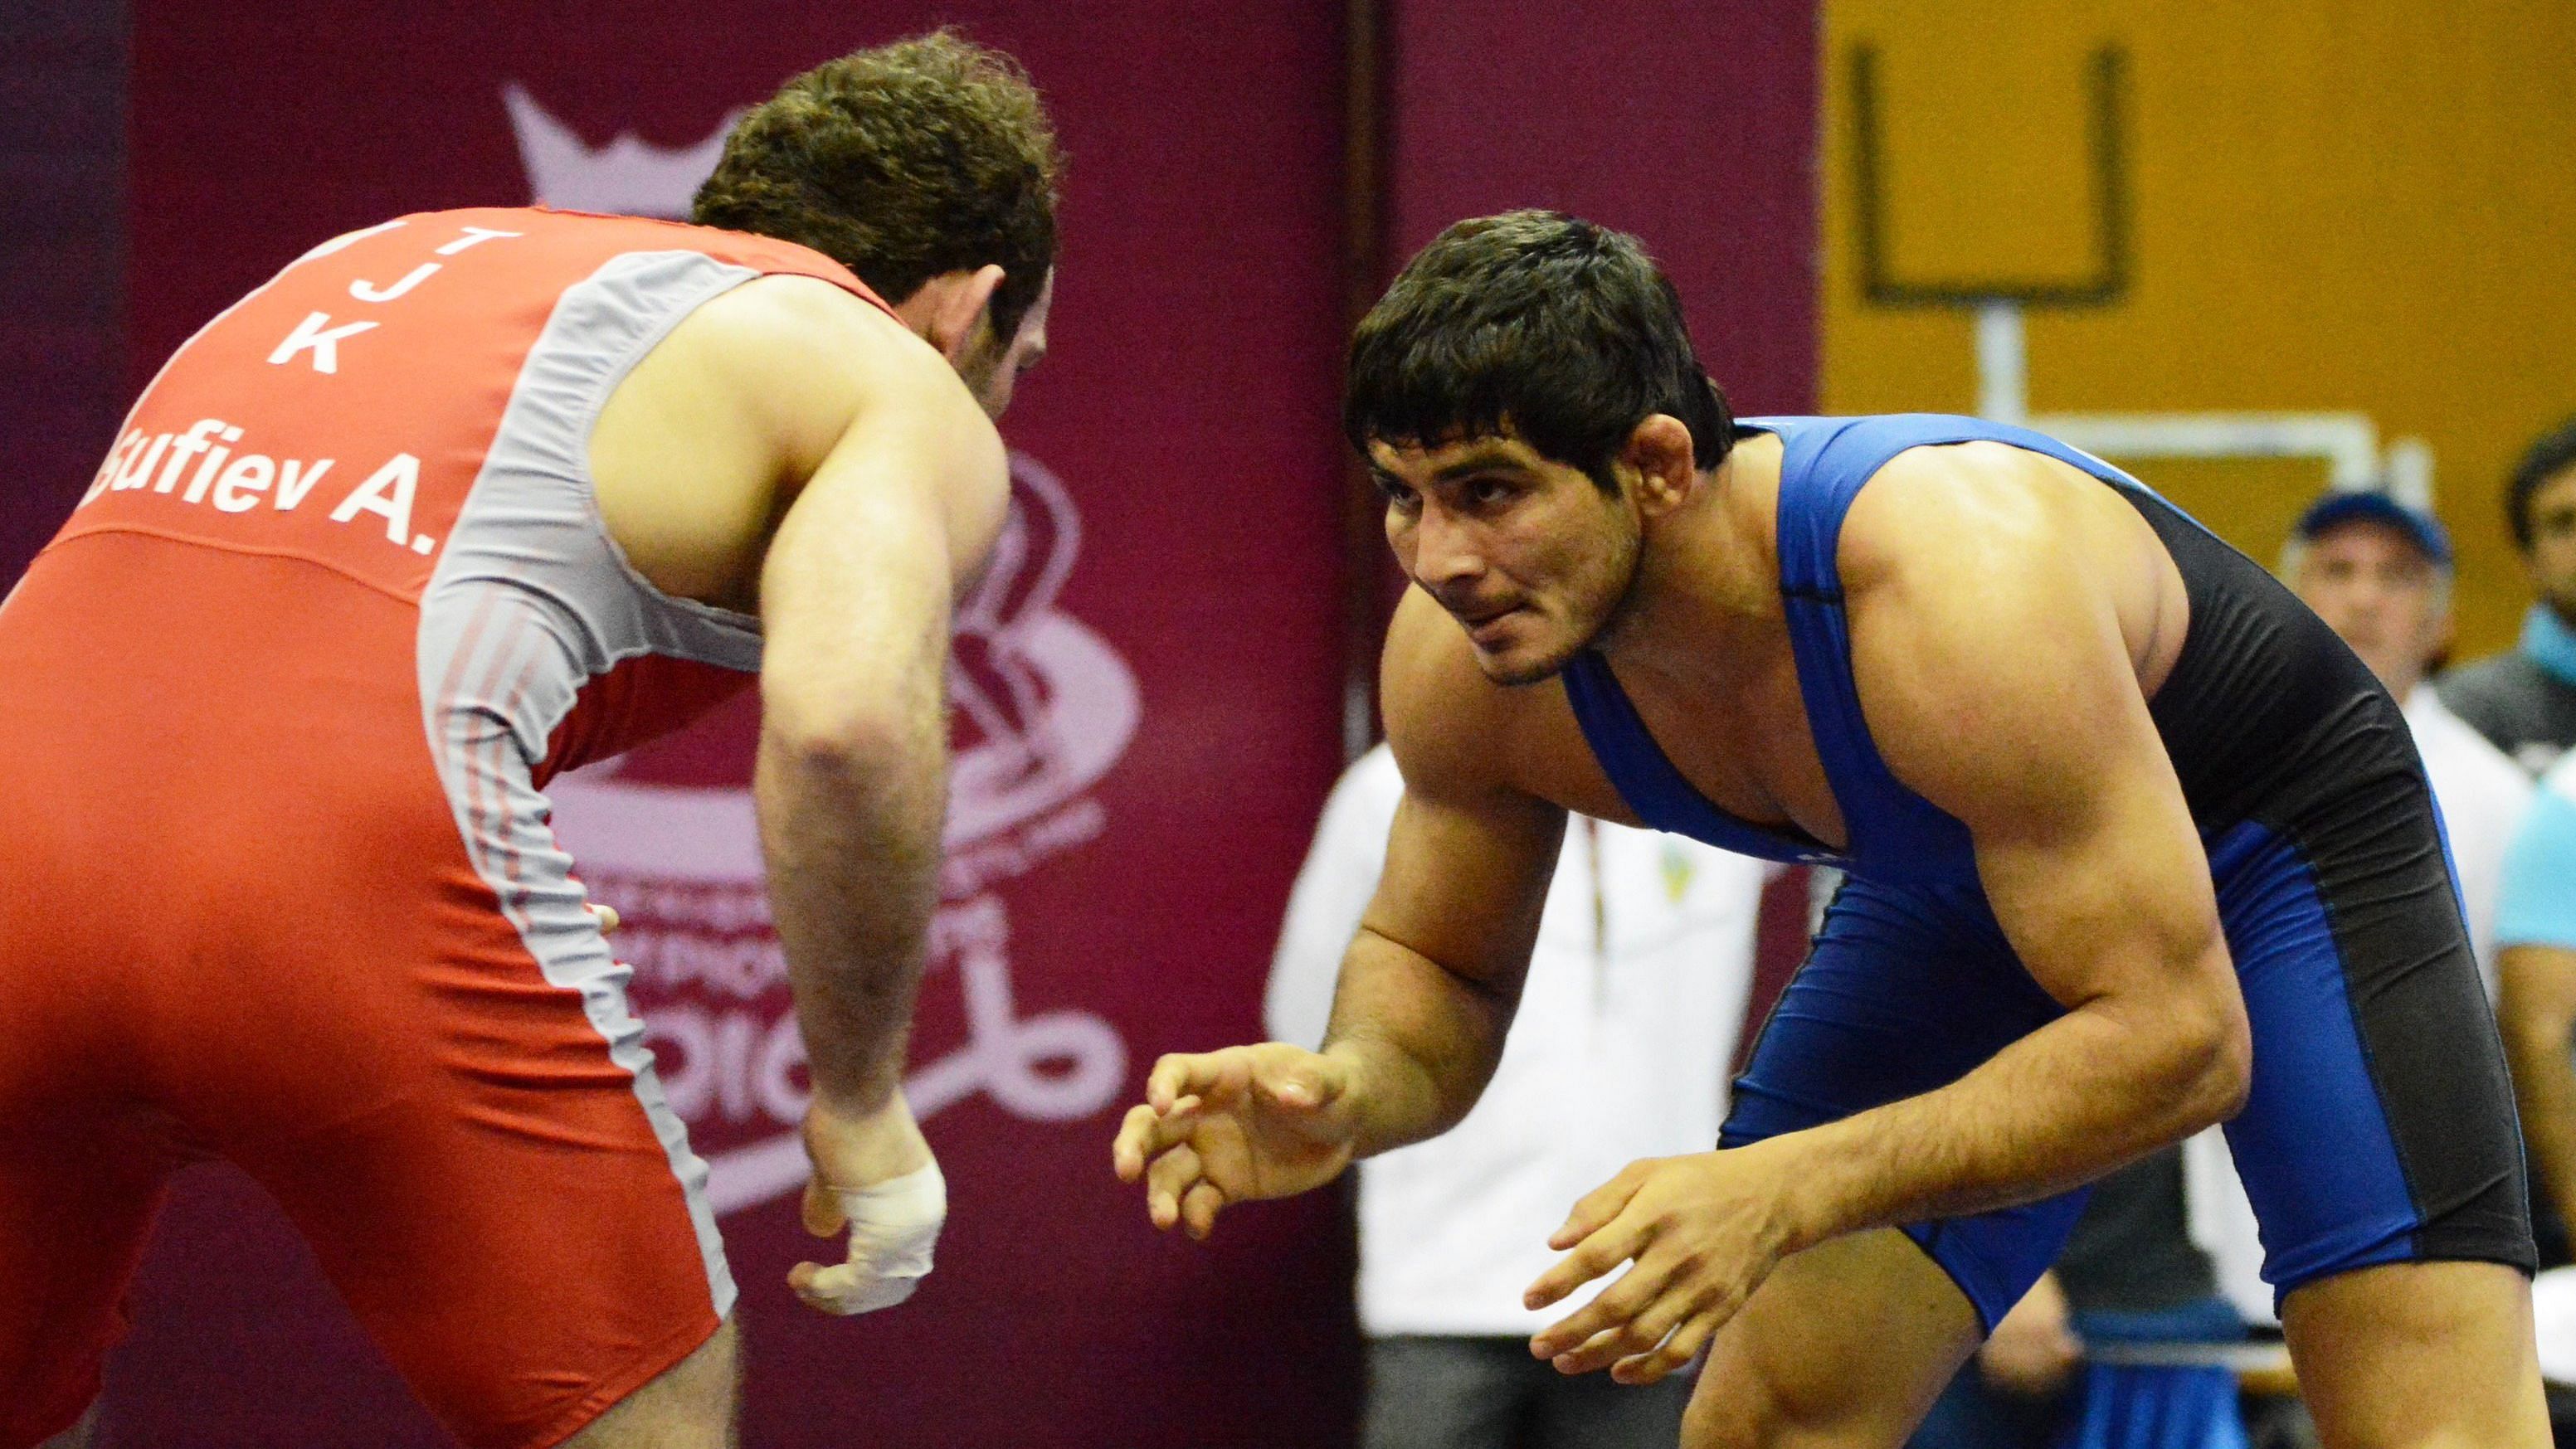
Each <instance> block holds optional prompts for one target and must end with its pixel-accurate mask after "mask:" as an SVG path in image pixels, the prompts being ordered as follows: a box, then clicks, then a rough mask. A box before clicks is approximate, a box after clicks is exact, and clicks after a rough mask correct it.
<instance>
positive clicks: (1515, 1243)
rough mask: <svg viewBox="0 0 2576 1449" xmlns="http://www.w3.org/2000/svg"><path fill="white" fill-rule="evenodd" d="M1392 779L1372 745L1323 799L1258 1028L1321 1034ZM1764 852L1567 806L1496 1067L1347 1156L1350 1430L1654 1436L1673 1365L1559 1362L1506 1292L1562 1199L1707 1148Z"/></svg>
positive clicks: (1737, 1025)
mask: <svg viewBox="0 0 2576 1449" xmlns="http://www.w3.org/2000/svg"><path fill="white" fill-rule="evenodd" d="M1403 791H1404V782H1403V779H1402V777H1401V776H1399V775H1398V774H1397V772H1396V766H1395V759H1394V756H1393V755H1391V754H1390V753H1389V752H1388V751H1387V749H1386V747H1385V746H1383V745H1381V746H1379V747H1378V748H1376V749H1374V750H1371V751H1370V752H1369V753H1368V754H1366V755H1364V756H1362V757H1361V758H1360V759H1359V761H1358V762H1357V763H1355V764H1353V765H1352V766H1351V768H1350V770H1349V771H1348V773H1346V774H1344V775H1343V777H1342V779H1341V783H1340V784H1338V785H1337V786H1335V787H1334V790H1333V795H1332V799H1331V800H1330V802H1329V803H1327V804H1326V806H1325V807H1324V819H1323V824H1322V825H1321V827H1320V828H1319V829H1318V830H1317V832H1316V836H1315V843H1314V846H1313V848H1312V849H1311V850H1310V851H1309V852H1308V853H1307V857H1306V864H1305V868H1304V869H1303V870H1302V871H1301V872H1299V874H1298V877H1297V886H1296V890H1295V892H1294V893H1293V894H1292V895H1291V896H1290V897H1289V902H1288V920H1287V924H1286V927H1285V929H1284V930H1283V931H1282V933H1281V936H1280V941H1279V952H1278V956H1277V959H1276V961H1275V963H1274V964H1273V966H1272V968H1271V976H1270V989H1269V998H1268V1013H1267V1014H1268V1027H1269V1031H1270V1035H1271V1036H1272V1037H1274V1038H1276V1039H1278V1040H1280V1041H1286V1042H1296V1043H1299V1044H1301V1045H1304V1046H1307V1047H1313V1046H1316V1045H1318V1044H1319V1043H1321V1042H1322V1040H1323V1038H1324V1027H1325V1022H1326V1018H1327V1017H1328V1015H1329V1014H1330V1010H1331V1007H1332V1000H1333V988H1334V982H1335V979H1336V978H1337V976H1338V975H1339V972H1340V968H1341V960H1342V951H1343V949H1344V948H1345V947H1347V946H1348V945H1349V944H1350V942H1351V937H1352V936H1353V934H1354V933H1355V932H1356V931H1357V929H1358V927H1359V922H1360V915H1361V913H1362V911H1363V910H1365V909H1366V907H1367V906H1368V903H1369V898H1370V897H1371V896H1372V895H1374V894H1375V893H1376V891H1377V883H1378V876H1379V873H1380V872H1381V871H1382V870H1383V869H1384V866H1385V860H1386V841H1387V830H1388V827H1389V825H1390V824H1391V823H1392V822H1393V820H1394V818H1395V811H1396V805H1397V802H1398V801H1399V800H1400V799H1401V798H1402V796H1403ZM1765 870H1766V867H1765V866H1764V865H1763V863H1761V862H1759V861H1755V860H1751V859H1747V858H1746V857H1743V856H1738V855H1730V854H1728V853H1727V852H1725V851H1721V850H1717V849H1714V848H1712V847H1710V846H1706V845H1702V844H1700V843H1698V842H1696V841H1692V840H1686V839H1684V838H1682V837H1680V836H1676V835H1663V834H1658V833H1656V832H1653V831H1647V830H1635V829H1630V828H1627V827H1625V826H1618V825H1603V824H1600V823H1598V822H1596V821H1593V820H1589V819H1586V818H1584V817H1582V816H1579V815H1578V816H1575V817H1573V819H1572V821H1571V822H1570V823H1569V825H1568V826H1567V829H1566V836H1565V845H1564V853H1563V854H1562V855H1561V856H1560V857H1559V859H1558V862H1557V870H1556V880H1555V883H1554V884H1553V885H1552V886H1551V887H1550V888H1549V891H1548V897H1547V906H1546V911H1545V914H1544V915H1543V916H1542V917H1541V920H1540V923H1539V934H1538V945H1537V949H1536V950H1535V951H1534V952H1532V954H1531V957H1530V969H1529V977H1528V980H1527V982H1526V984H1525V985H1524V986H1523V987H1522V995H1521V1009H1520V1013H1519V1016H1518V1018H1517V1019H1516V1020H1515V1022H1514V1023H1513V1025H1512V1029H1511V1035H1510V1036H1509V1038H1508V1039H1507V1041H1506V1044H1505V1047H1504V1050H1503V1057H1502V1063H1501V1065H1500V1066H1499V1067H1498V1068H1497V1069H1496V1071H1495V1073H1494V1080H1493V1084H1492V1085H1491V1086H1489V1087H1488V1088H1486V1090H1485V1094H1484V1097H1483V1098H1482V1099H1481V1100H1480V1101H1479V1102H1478V1103H1477V1104H1476V1108H1475V1110H1474V1111H1473V1112H1470V1113H1469V1114H1468V1115H1467V1118H1466V1120H1465V1121H1464V1122H1462V1123H1460V1124H1459V1125H1458V1126H1457V1127H1456V1128H1454V1129H1452V1130H1451V1131H1449V1132H1448V1133H1446V1134H1444V1135H1442V1136H1439V1137H1436V1138H1433V1139H1432V1140H1430V1141H1428V1142H1423V1143H1419V1144H1417V1145H1415V1146H1412V1147H1407V1148H1404V1149H1402V1150H1400V1151H1396V1152H1390V1153H1387V1154H1386V1155H1384V1156H1382V1157H1376V1158H1372V1159H1370V1160H1369V1161H1367V1162H1364V1163H1362V1164H1361V1165H1360V1176H1359V1227H1360V1231H1359V1250H1360V1275H1359V1307H1360V1326H1361V1328H1362V1330H1363V1331H1364V1332H1365V1333H1366V1334H1367V1335H1368V1340H1369V1349H1368V1355H1369V1357H1368V1363H1369V1390H1368V1402H1367V1408H1366V1411H1365V1418H1364V1422H1363V1428H1362V1432H1361V1443H1362V1445H1363V1449H1510V1446H1515V1445H1518V1446H1526V1449H1575V1446H1582V1449H1622V1446H1628V1445H1636V1446H1641V1449H1645V1446H1651V1449H1671V1446H1672V1445H1673V1443H1674V1442H1675V1441H1676V1440H1677V1439H1678V1438H1679V1436H1680V1432H1681V1419H1682V1408H1683V1405H1684V1404H1686V1403H1687V1402H1688V1401H1689V1398H1690V1383H1689V1381H1688V1379H1687V1378H1686V1377H1684V1376H1682V1375H1678V1374H1677V1375H1674V1376H1673V1377H1671V1378H1668V1379H1665V1380H1664V1381H1662V1382H1660V1383H1657V1384H1653V1385H1649V1386H1645V1387H1623V1386H1621V1385H1618V1384H1615V1383H1612V1382H1610V1380H1609V1379H1608V1377H1607V1376H1606V1375H1601V1374H1587V1375H1581V1376H1577V1377H1566V1376H1564V1375H1560V1374H1559V1373H1557V1371H1556V1370H1555V1368H1554V1367H1552V1366H1551V1365H1549V1364H1548V1363H1546V1362H1544V1361H1542V1360H1539V1359H1536V1358H1533V1357H1531V1356H1530V1350H1529V1338H1530V1335H1532V1334H1533V1333H1536V1332H1537V1331H1538V1330H1539V1329H1541V1328H1544V1327H1546V1326H1547V1324H1548V1323H1549V1322H1550V1321H1552V1320H1553V1319H1554V1317H1556V1316H1558V1315H1561V1314H1562V1313H1563V1312H1564V1311H1565V1307H1566V1305H1563V1304H1559V1305H1557V1307H1556V1308H1555V1309H1554V1310H1553V1311H1552V1312H1551V1313H1548V1314H1538V1313H1533V1312H1530V1311H1528V1310H1527V1309H1524V1308H1523V1307H1522V1306H1521V1293H1522V1290H1524V1289H1525V1288H1527V1287H1528V1286H1529V1284H1530V1281H1531V1280H1532V1279H1534V1278H1536V1277H1538V1276H1539V1275H1540V1274H1541V1273H1543V1272H1545V1271H1546V1270H1547V1268H1548V1266H1549V1265H1550V1264H1551V1263H1553V1262H1554V1261H1555V1260H1556V1257H1557V1255H1556V1254H1555V1253H1554V1252H1551V1251H1550V1250H1549V1248H1548V1246H1547V1237H1548V1234H1550V1233H1552V1232H1554V1231H1555V1230H1556V1227H1557V1225H1558V1224H1559V1223H1561V1222H1563V1221H1564V1220H1565V1213H1566V1207H1567V1205H1568V1204H1570V1203H1572V1202H1574V1201H1576V1200H1577V1199H1579V1198H1581V1197H1582V1196H1583V1195H1584V1194H1586V1193H1588V1192H1590V1191H1592V1189H1593V1188H1595V1187H1597V1186H1598V1185H1600V1184H1601V1183H1602V1182H1603V1181H1605V1180H1607V1179H1608V1178H1609V1177H1610V1176H1611V1175H1612V1174H1614V1173H1616V1172H1617V1171H1618V1170H1619V1169H1620V1168H1622V1167H1625V1166H1627V1165H1628V1164H1629V1163H1630V1162H1632V1161H1634V1160H1636V1159H1638V1158H1641V1157H1655V1156H1666V1155H1670V1154H1673V1153H1681V1152H1705V1151H1707V1150H1708V1148H1709V1146H1710V1144H1711V1143H1713V1142H1715V1141H1716V1140H1717V1131H1718V1126H1719V1124H1720V1123H1721V1122H1722V1121H1723V1120H1724V1119H1725V1116H1726V1076H1727V1067H1728V1063H1730V1062H1731V1061H1733V1060H1734V1057H1735V1046H1736V1037H1737V1035H1738V1033H1739V1031H1740V1030H1741V1028H1742V1024H1743V1019H1744V1010H1745V996H1746V992H1747V990H1748V987H1749V984H1750V982H1751V979H1752V970H1753V941H1754V920H1755V916H1756V913H1757V908H1758V905H1759V902H1760V898H1761V893H1762V883H1763V878H1764V873H1765Z"/></svg>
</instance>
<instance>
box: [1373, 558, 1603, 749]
mask: <svg viewBox="0 0 2576 1449" xmlns="http://www.w3.org/2000/svg"><path fill="white" fill-rule="evenodd" d="M1378 693H1379V697H1380V702H1381V705H1382V707H1383V709H1384V711H1385V715H1386V737H1387V744H1388V745H1389V746H1390V747H1391V748H1392V749H1393V751H1394V754H1395V760H1396V763H1397V765H1398V766H1400V767H1401V768H1402V770H1403V773H1404V779H1405V784H1406V786H1407V788H1409V789H1411V790H1414V791H1417V792H1423V793H1430V794H1438V795H1444V796H1449V797H1453V798H1468V797H1475V796H1488V795H1492V794H1495V793H1497V792H1508V793H1527V790H1526V787H1524V786H1523V785H1521V784H1520V783H1519V780H1518V777H1519V776H1520V775H1521V774H1522V766H1523V763H1524V756H1525V755H1526V753H1527V750H1528V745H1529V736H1530V735H1531V733H1532V732H1533V727H1534V724H1535V720H1534V716H1535V715H1536V714H1537V713H1538V712H1539V711H1540V710H1541V709H1543V708H1545V706H1546V705H1547V703H1548V697H1550V696H1553V697H1554V698H1555V700H1556V701H1557V707H1558V708H1559V709H1562V708H1563V705H1562V699H1563V689H1562V686H1559V685H1557V684H1555V683H1553V682H1550V683H1545V684H1536V685H1523V686H1518V687H1512V688H1506V687H1505V686H1503V685H1499V684H1496V683H1494V682H1493V681H1492V680H1490V679H1487V678H1486V677H1485V674H1484V671H1483V670H1480V669H1478V668H1477V667H1476V660H1475V653H1474V650H1473V649H1472V647H1471V646H1470V645H1469V644H1468V642H1467V636H1466V634H1465V633H1464V632H1463V631H1462V630H1460V628H1459V627H1458V623H1457V621H1456V620H1454V619H1452V618H1450V617H1449V615H1448V614H1447V612H1445V611H1444V610H1442V609H1441V607H1440V606H1439V605H1438V604H1436V603H1434V602H1433V601H1432V599H1431V597H1430V596H1429V595H1428V594H1425V593H1423V592H1422V591H1421V590H1420V589H1407V590H1406V591H1405V594H1404V598H1403V600H1402V601H1401V602H1400V603H1398V604H1397V605H1396V610H1395V619H1394V622H1393V623H1392V624H1390V625H1389V626H1388V628H1387V636H1386V653H1385V656H1384V658H1383V660H1382V662H1381V664H1380V667H1379V672H1378Z"/></svg>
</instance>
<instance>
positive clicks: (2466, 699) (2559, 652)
mask: <svg viewBox="0 0 2576 1449" xmlns="http://www.w3.org/2000/svg"><path fill="white" fill-rule="evenodd" d="M2505 519H2506V521H2507V522H2508V523H2509V524H2510V525H2511V526H2512V528H2513V541H2514V546H2515V547H2517V548H2519V549H2521V550H2522V562H2523V567H2524V568H2526V569H2528V570H2530V572H2531V582H2532V586H2533V587H2534V588H2536V589H2538V590H2539V591H2540V598H2539V600H2538V601H2537V602H2535V603H2534V604H2532V606H2531V613H2530V614H2529V615H2528V616H2527V617H2526V618H2525V619H2524V620H2523V625H2522V643H2521V645H2520V646H2519V647H2517V648H2515V649H2513V650H2511V651H2510V652H2507V653H2504V654H2498V655H2495V656H2494V657H2492V658H2488V659H2481V660H2479V661H2477V662H2476V663H2474V664H2464V665H2462V666H2460V667H2459V668H2457V669H2454V670H2452V671H2451V672H2450V673H2449V674H2446V675H2444V676H2443V677H2442V685H2441V689H2442V702H2443V703H2445V704H2447V705H2449V706H2450V707H2451V708H2452V710H2453V711H2455V712H2456V713H2457V714H2458V715H2459V716H2460V718H2462V719H2464V720H2467V721H2468V722H2469V723H2470V724H2473V725H2475V726H2477V728H2478V733H2480V734H2482V735H2485V736H2486V737H2487V739H2488V740H2489V741H2491V742H2492V743H2493V744H2494V745H2495V747H2496V748H2497V749H2499V750H2502V751H2504V752H2505V753H2506V754H2508V755H2511V756H2513V758H2514V761H2515V763H2517V764H2519V765H2521V766H2522V767H2523V768H2524V769H2525V770H2528V771H2529V772H2530V773H2531V774H2533V775H2534V776H2537V775H2539V774H2540V773H2541V772H2542V771H2543V770H2546V769H2548V768H2549V765H2550V762H2551V761H2553V760H2555V759H2557V758H2558V757H2559V755H2561V754H2562V753H2564V752H2565V751H2566V750H2567V749H2568V748H2569V747H2570V746H2571V745H2576V418H2570V419H2568V420H2567V421H2566V422H2564V423H2561V424H2559V425H2558V429H2557V431H2555V432H2552V433H2549V434H2547V435H2546V436H2544V437H2542V438H2541V439H2540V441H2538V442H2536V443H2533V444H2532V445H2531V450H2530V451H2529V452H2527V453H2525V454H2523V456H2522V462H2521V464H2520V465H2519V466H2517V467H2516V468H2515V469H2514V470H2513V481H2512V483H2511V484H2510V485H2509V486H2508V487H2507V489H2506V492H2505Z"/></svg>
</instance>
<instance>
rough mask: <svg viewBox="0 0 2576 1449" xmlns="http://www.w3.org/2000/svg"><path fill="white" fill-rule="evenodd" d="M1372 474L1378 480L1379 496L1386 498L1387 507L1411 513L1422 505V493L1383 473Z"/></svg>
mask: <svg viewBox="0 0 2576 1449" xmlns="http://www.w3.org/2000/svg"><path fill="white" fill-rule="evenodd" d="M1372 476H1374V478H1375V479H1376V482H1377V491H1378V496H1379V497H1381V498H1384V499H1385V500H1386V506H1387V507H1389V508H1392V509H1395V510H1396V511H1397V512H1399V513H1411V512H1413V511H1414V510H1415V509H1416V508H1419V507H1421V506H1422V495H1421V494H1419V493H1416V492H1414V491H1413V490H1412V489H1410V488H1407V487H1405V486H1404V485H1403V484H1401V483H1399V482H1397V481H1396V480H1394V479H1393V478H1390V477H1388V476H1386V475H1385V474H1383V473H1379V474H1375V475H1372Z"/></svg>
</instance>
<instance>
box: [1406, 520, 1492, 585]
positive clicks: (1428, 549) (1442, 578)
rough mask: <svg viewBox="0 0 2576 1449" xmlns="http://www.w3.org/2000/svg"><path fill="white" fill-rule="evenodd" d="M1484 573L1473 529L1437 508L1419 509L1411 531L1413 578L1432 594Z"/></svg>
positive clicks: (1482, 559)
mask: <svg viewBox="0 0 2576 1449" xmlns="http://www.w3.org/2000/svg"><path fill="white" fill-rule="evenodd" d="M1484 572H1485V555H1484V550H1483V549H1482V547H1481V546H1480V545H1479V543H1478V541H1477V539H1476V536H1475V530H1473V529H1471V528H1468V527H1465V526H1464V525H1462V524H1460V523H1459V522H1457V521H1456V520H1454V519H1452V518H1450V517H1449V516H1448V515H1447V513H1446V512H1445V511H1444V510H1442V509H1438V508H1425V509H1423V510H1422V518H1421V520H1420V521H1419V522H1418V523H1416V524H1415V525H1414V528H1413V577H1414V579H1415V581H1416V582H1418V583H1420V584H1421V585H1422V586H1423V587H1424V588H1426V589H1429V590H1431V591H1432V592H1433V593H1439V592H1440V591H1441V586H1442V585H1444V584H1455V583H1465V582H1470V581H1473V580H1475V579H1477V578H1479V577H1482V576H1483V574H1484Z"/></svg>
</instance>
